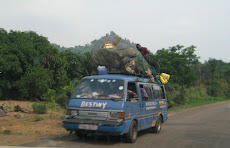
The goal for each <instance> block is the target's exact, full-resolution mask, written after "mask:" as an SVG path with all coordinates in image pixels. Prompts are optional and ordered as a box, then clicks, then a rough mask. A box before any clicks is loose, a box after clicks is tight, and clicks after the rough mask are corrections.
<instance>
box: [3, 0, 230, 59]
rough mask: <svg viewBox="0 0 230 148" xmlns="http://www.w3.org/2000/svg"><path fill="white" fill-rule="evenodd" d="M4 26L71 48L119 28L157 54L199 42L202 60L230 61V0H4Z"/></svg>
mask: <svg viewBox="0 0 230 148" xmlns="http://www.w3.org/2000/svg"><path fill="white" fill-rule="evenodd" d="M0 28H4V29H6V30H7V31H9V30H20V31H27V30H32V31H35V32H37V33H38V34H40V35H43V36H45V37H47V38H48V39H49V41H50V42H51V43H56V44H59V45H61V46H66V47H72V46H75V45H84V44H86V43H90V42H91V41H92V40H94V39H99V38H100V37H101V36H104V35H105V34H106V33H109V32H110V31H114V32H115V33H116V34H118V35H120V36H121V37H123V38H128V39H130V41H132V42H136V43H140V44H141V45H142V46H145V47H147V48H148V49H149V50H151V51H152V52H153V53H155V52H156V51H157V50H158V49H161V48H168V47H170V46H174V45H177V44H181V45H184V46H190V45H195V46H197V48H196V54H197V55H198V56H200V57H201V61H202V62H203V61H204V60H208V58H209V57H211V58H216V59H222V60H223V61H225V62H230V56H229V55H230V50H229V48H230V46H229V44H230V0H0Z"/></svg>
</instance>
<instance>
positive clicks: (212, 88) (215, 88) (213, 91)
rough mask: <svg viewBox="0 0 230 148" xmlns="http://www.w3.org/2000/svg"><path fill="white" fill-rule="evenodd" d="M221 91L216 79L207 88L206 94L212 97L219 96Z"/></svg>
mask: <svg viewBox="0 0 230 148" xmlns="http://www.w3.org/2000/svg"><path fill="white" fill-rule="evenodd" d="M220 93H221V88H220V85H219V83H218V82H217V81H213V82H212V83H211V84H210V85H209V86H208V88H207V94H208V95H210V96H213V97H217V96H219V95H220Z"/></svg>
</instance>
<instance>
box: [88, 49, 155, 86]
mask: <svg viewBox="0 0 230 148" xmlns="http://www.w3.org/2000/svg"><path fill="white" fill-rule="evenodd" d="M91 65H92V68H93V71H94V72H96V71H97V68H98V66H105V67H106V68H107V72H108V73H110V74H129V75H137V76H142V77H149V78H150V80H151V81H152V82H153V81H154V79H155V81H159V80H158V79H156V70H155V68H154V67H153V66H151V65H149V63H148V62H147V61H146V60H145V59H144V57H143V56H142V55H141V53H140V52H139V51H138V50H137V49H133V48H123V49H117V48H100V49H97V50H95V52H94V53H93V56H92V63H91ZM97 73H98V72H97Z"/></svg>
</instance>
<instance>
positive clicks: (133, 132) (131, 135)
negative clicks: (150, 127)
mask: <svg viewBox="0 0 230 148" xmlns="http://www.w3.org/2000/svg"><path fill="white" fill-rule="evenodd" d="M137 134H138V126H137V122H136V121H135V120H133V121H132V123H131V125H130V128H129V131H128V133H127V134H126V139H127V142H129V143H134V142H135V141H136V140H137Z"/></svg>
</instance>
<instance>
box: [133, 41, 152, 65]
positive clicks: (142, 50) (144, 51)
mask: <svg viewBox="0 0 230 148" xmlns="http://www.w3.org/2000/svg"><path fill="white" fill-rule="evenodd" d="M136 47H137V49H138V50H139V51H140V53H141V54H142V56H143V57H144V58H145V59H146V60H147V61H148V62H149V61H150V51H149V50H148V49H147V48H146V47H141V45H140V44H137V45H136Z"/></svg>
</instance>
